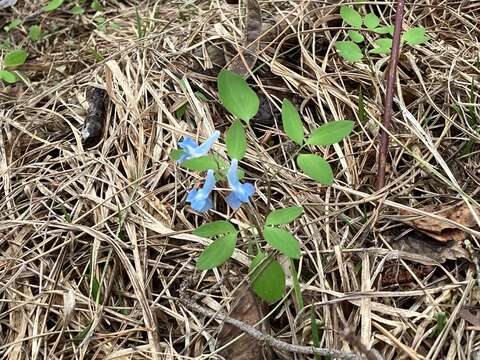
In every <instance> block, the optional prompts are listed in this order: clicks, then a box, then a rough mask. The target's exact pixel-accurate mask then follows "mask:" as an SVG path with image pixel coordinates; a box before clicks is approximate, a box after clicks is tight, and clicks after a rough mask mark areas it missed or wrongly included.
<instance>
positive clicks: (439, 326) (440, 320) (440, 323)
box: [430, 312, 447, 337]
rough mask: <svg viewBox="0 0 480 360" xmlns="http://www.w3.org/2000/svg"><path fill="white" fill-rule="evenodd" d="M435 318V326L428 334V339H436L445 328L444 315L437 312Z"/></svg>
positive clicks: (445, 320)
mask: <svg viewBox="0 0 480 360" xmlns="http://www.w3.org/2000/svg"><path fill="white" fill-rule="evenodd" d="M435 318H436V319H437V324H436V325H435V328H434V329H433V331H432V332H431V333H430V337H437V336H438V335H440V333H441V332H442V331H443V329H444V328H445V325H446V324H447V314H446V313H444V312H439V313H437V314H435Z"/></svg>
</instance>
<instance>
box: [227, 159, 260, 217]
mask: <svg viewBox="0 0 480 360" xmlns="http://www.w3.org/2000/svg"><path fill="white" fill-rule="evenodd" d="M237 167H238V160H237V159H232V163H231V165H230V168H229V169H228V173H227V179H228V185H229V186H230V189H232V192H231V193H230V195H228V196H227V197H226V198H225V201H226V202H227V204H228V205H230V206H231V207H232V208H234V209H238V208H239V207H240V205H242V202H248V201H249V200H250V199H249V198H250V196H252V195H253V194H254V193H255V187H254V186H253V185H252V184H250V183H245V184H242V183H241V182H240V181H239V180H238V175H237Z"/></svg>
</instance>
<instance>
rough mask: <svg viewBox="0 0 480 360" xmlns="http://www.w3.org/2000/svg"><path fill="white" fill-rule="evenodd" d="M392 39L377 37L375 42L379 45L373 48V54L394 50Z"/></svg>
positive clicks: (388, 52)
mask: <svg viewBox="0 0 480 360" xmlns="http://www.w3.org/2000/svg"><path fill="white" fill-rule="evenodd" d="M392 42H393V41H392V39H377V40H375V41H374V42H373V43H374V44H375V45H376V46H377V47H376V48H374V49H371V50H370V51H369V53H371V54H390V52H391V51H392Z"/></svg>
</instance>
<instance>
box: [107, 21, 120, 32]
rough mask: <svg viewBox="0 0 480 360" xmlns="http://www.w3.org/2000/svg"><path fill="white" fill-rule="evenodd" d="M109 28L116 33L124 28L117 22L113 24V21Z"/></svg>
mask: <svg viewBox="0 0 480 360" xmlns="http://www.w3.org/2000/svg"><path fill="white" fill-rule="evenodd" d="M108 26H109V27H110V29H112V30H114V31H117V30H120V29H121V28H122V25H120V24H118V23H116V22H113V21H112V22H110V23H108Z"/></svg>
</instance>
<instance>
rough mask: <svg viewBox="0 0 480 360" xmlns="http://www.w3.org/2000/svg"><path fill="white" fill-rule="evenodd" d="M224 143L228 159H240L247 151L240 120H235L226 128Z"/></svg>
mask: <svg viewBox="0 0 480 360" xmlns="http://www.w3.org/2000/svg"><path fill="white" fill-rule="evenodd" d="M226 143H227V153H228V156H230V159H237V160H242V159H243V157H244V156H245V152H246V151H247V138H246V136H245V129H244V128H243V125H242V123H241V121H240V120H235V121H234V122H233V124H232V126H230V128H229V129H228V130H227V139H226Z"/></svg>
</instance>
